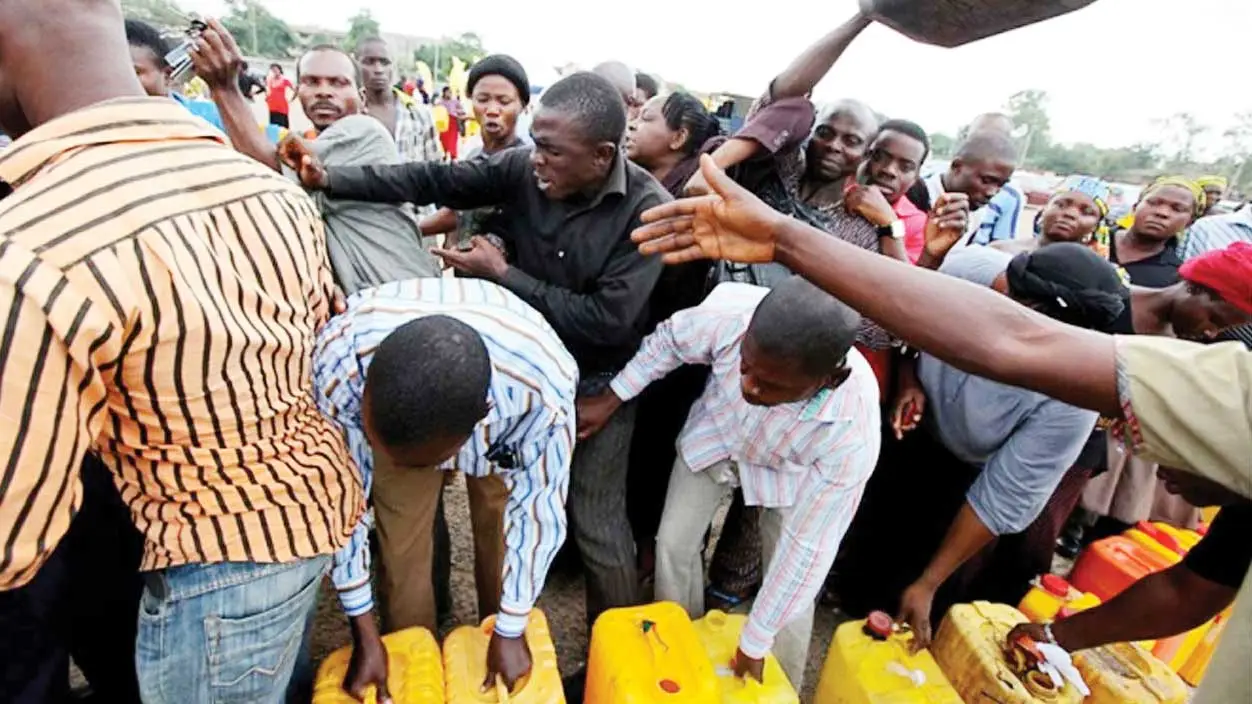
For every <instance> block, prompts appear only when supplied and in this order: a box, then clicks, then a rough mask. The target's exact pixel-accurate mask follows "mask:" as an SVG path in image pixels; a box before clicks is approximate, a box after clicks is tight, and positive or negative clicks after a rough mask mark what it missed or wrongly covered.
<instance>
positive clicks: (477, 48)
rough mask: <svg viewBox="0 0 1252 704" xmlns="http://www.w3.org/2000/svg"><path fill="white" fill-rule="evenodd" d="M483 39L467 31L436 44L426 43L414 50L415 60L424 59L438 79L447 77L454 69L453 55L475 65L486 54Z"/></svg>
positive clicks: (467, 63)
mask: <svg viewBox="0 0 1252 704" xmlns="http://www.w3.org/2000/svg"><path fill="white" fill-rule="evenodd" d="M486 53H487V52H486V51H485V50H483V42H482V39H480V38H479V37H478V35H477V34H474V33H473V32H467V33H465V34H462V35H461V36H459V37H457V38H455V39H442V40H440V41H438V42H436V43H434V44H425V45H423V46H422V47H421V48H419V49H418V50H417V51H415V52H413V59H414V60H415V61H422V62H424V63H425V64H426V65H427V66H430V70H431V71H433V72H434V74H435V75H434V79H435V80H436V81H438V80H440V79H441V78H446V77H447V75H448V73H449V72H450V71H452V57H454V56H455V57H456V58H458V59H460V60H461V61H464V62H465V64H466V65H473V63H474V62H475V61H477V60H478V59H480V58H482V57H483V56H484V55H486Z"/></svg>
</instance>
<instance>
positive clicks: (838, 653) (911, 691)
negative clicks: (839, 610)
mask: <svg viewBox="0 0 1252 704" xmlns="http://www.w3.org/2000/svg"><path fill="white" fill-rule="evenodd" d="M893 626H894V624H893V623H892V619H891V617H890V616H888V615H887V614H885V613H883V612H881V611H875V612H874V613H872V614H870V615H869V618H867V619H865V620H864V621H849V622H848V623H845V624H843V625H841V626H839V628H838V629H836V630H835V637H834V639H833V640H831V642H830V651H829V652H828V653H827V654H826V664H825V665H823V666H822V675H821V679H820V680H819V681H818V683H817V696H816V697H815V698H814V699H813V704H961V697H960V695H959V694H957V693H956V690H955V689H953V687H952V684H951V683H950V682H948V678H947V677H945V676H944V674H943V671H942V670H940V669H939V665H938V664H937V663H935V659H934V658H933V657H932V656H931V654H930V652H929V651H926V650H923V651H921V652H920V653H918V654H916V655H913V654H912V652H911V651H910V648H911V645H912V642H913V636H912V634H911V633H908V632H907V631H906V632H900V631H897V630H895V629H894V628H893Z"/></svg>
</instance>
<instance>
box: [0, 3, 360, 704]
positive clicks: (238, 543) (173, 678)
mask: <svg viewBox="0 0 1252 704" xmlns="http://www.w3.org/2000/svg"><path fill="white" fill-rule="evenodd" d="M0 45H3V46H4V47H5V52H4V55H3V57H2V58H0V73H3V76H4V90H3V92H0V124H2V126H3V129H4V131H5V132H6V133H7V134H11V135H14V136H15V137H17V139H16V141H15V142H14V143H13V145H12V147H10V148H9V149H8V150H6V151H5V152H4V153H3V154H0V179H2V180H3V181H4V182H6V183H8V184H10V185H11V186H12V187H13V189H14V191H13V194H12V195H10V196H9V197H8V198H6V199H4V200H3V201H0V232H3V233H4V237H3V239H2V240H0V319H3V320H4V321H5V322H4V328H5V334H4V336H3V341H0V418H2V419H3V420H4V421H5V422H3V423H0V461H2V463H3V467H4V469H2V470H0V543H2V544H3V550H0V663H2V667H0V669H2V670H3V672H4V677H3V678H2V679H0V701H47V700H49V698H48V697H47V696H46V695H47V694H48V691H47V690H43V691H33V690H32V689H31V687H30V685H31V684H32V683H31V682H30V681H29V680H28V679H27V678H28V676H29V675H30V674H31V673H34V672H36V671H37V670H40V669H43V667H44V665H45V663H44V662H43V660H44V659H45V658H47V657H49V656H51V657H56V654H55V653H50V652H49V650H48V649H47V648H46V647H32V645H34V644H35V643H36V641H35V640H34V639H32V638H31V637H30V636H31V634H32V633H33V634H36V635H40V636H45V637H46V635H47V631H48V630H50V629H54V628H55V627H56V624H55V621H56V620H57V618H58V617H60V616H62V615H63V613H64V612H63V608H64V607H63V606H62V605H60V604H57V603H56V601H55V598H53V596H52V595H55V594H56V593H57V592H58V590H59V589H60V588H61V587H60V586H59V585H57V584H55V583H49V582H48V581H47V579H46V577H48V576H50V575H52V574H53V572H54V571H53V570H49V571H48V572H45V571H44V570H41V568H42V567H44V566H45V565H48V566H55V564H56V563H57V561H58V559H59V558H58V553H59V550H58V548H59V546H58V544H59V543H60V542H61V539H62V538H63V537H64V536H65V535H66V532H67V530H68V529H69V527H70V524H71V522H72V521H74V520H75V514H76V512H77V510H78V509H79V507H80V503H81V498H82V487H81V483H80V479H79V465H80V463H81V462H82V460H83V457H84V455H86V454H87V453H89V452H95V453H98V455H99V457H100V459H101V461H102V462H103V464H104V465H105V466H106V467H107V468H108V469H109V470H110V471H111V473H112V475H113V481H114V483H115V484H116V485H117V487H118V489H119V490H120V494H121V497H122V499H123V500H124V501H125V502H126V504H127V506H128V507H129V509H130V514H131V516H132V518H133V519H134V521H135V524H136V526H137V527H138V528H139V531H140V532H141V533H142V534H143V538H144V545H143V549H144V550H143V559H142V564H141V569H142V570H143V571H144V581H145V585H146V588H145V591H144V593H143V597H142V602H141V604H140V607H139V614H138V621H139V627H138V629H139V634H138V639H137V653H136V657H135V664H136V668H137V670H138V675H139V681H140V690H141V695H142V697H143V699H144V701H146V702H177V703H178V704H187V703H188V702H193V703H194V702H207V701H217V702H279V701H282V700H283V698H284V695H285V689H286V687H287V684H288V682H289V680H290V679H291V676H292V672H293V668H294V664H295V661H296V659H297V657H296V654H297V652H298V651H299V649H300V643H301V639H302V636H303V633H304V631H305V624H306V622H307V619H308V617H309V615H310V614H311V612H312V608H313V605H314V600H315V598H316V595H317V591H318V586H319V585H320V583H321V579H322V576H323V575H324V574H325V572H326V570H327V569H328V568H329V567H330V562H331V555H332V554H333V553H334V552H335V551H336V550H337V549H338V548H339V547H340V546H341V545H343V544H344V543H345V542H346V541H347V539H348V537H349V536H350V535H351V531H352V527H353V526H354V525H355V524H356V522H357V519H358V518H359V516H360V514H361V510H362V507H363V501H362V495H361V490H360V486H359V483H358V481H357V479H356V478H355V477H354V476H353V474H352V472H351V469H350V468H349V465H348V458H347V453H346V450H345V448H344V444H343V437H342V435H341V434H340V432H339V431H338V430H337V429H336V428H335V427H334V426H333V424H331V423H330V422H329V421H327V420H326V419H325V418H323V417H322V416H321V414H319V413H318V411H317V408H316V406H315V405H314V403H313V398H312V394H311V393H310V368H311V364H310V362H311V354H310V353H311V351H312V344H313V337H314V331H315V329H316V327H317V326H318V325H320V324H321V323H323V322H324V321H325V320H326V319H327V318H328V317H329V314H330V300H331V298H330V295H329V292H330V289H331V279H330V273H329V271H328V270H327V269H326V266H325V261H326V253H325V240H324V238H323V237H322V231H321V224H320V222H321V221H320V219H319V218H318V216H317V213H316V212H315V211H314V209H313V206H312V202H311V201H310V200H309V199H308V197H307V196H305V194H304V193H303V192H302V191H301V190H300V189H299V188H298V187H296V186H294V185H292V184H290V183H288V182H287V181H286V180H284V179H282V178H281V177H279V176H278V175H276V174H274V173H273V172H271V171H268V170H266V169H264V168H262V167H261V166H259V165H258V164H256V163H255V162H254V161H252V160H250V159H248V158H246V157H243V156H241V155H239V154H237V153H235V152H234V151H233V150H231V149H230V148H229V147H227V146H226V145H224V144H223V143H222V138H221V135H220V133H218V132H217V131H216V130H213V129H212V128H210V127H209V126H208V125H207V124H206V123H204V122H203V121H201V120H198V119H196V118H194V117H192V116H191V115H190V114H189V113H188V112H187V111H186V110H184V109H183V108H182V107H181V106H179V105H178V104H177V103H175V102H173V101H170V100H168V99H164V98H148V97H146V96H145V95H144V92H143V89H142V87H141V86H140V84H139V82H138V80H137V79H136V78H135V74H134V71H133V70H132V68H131V64H130V61H129V52H128V49H127V45H126V40H125V34H124V32H123V30H122V17H121V15H120V12H119V9H118V7H117V4H116V3H114V2H108V1H105V0H91V1H84V0H73V1H70V0H11V1H9V2H4V3H0ZM48 46H56V47H58V50H57V51H56V52H53V53H51V54H49V53H48V51H47V47H48ZM33 67H38V68H33ZM51 76H55V77H56V78H55V79H52V78H50V77H51ZM49 602H50V603H49ZM35 603H41V604H43V605H45V606H47V607H48V608H47V609H46V610H44V611H39V610H36V609H35V608H33V607H32V604H35ZM39 645H42V646H46V643H43V642H42V641H39ZM36 686H38V685H36ZM49 686H52V685H49Z"/></svg>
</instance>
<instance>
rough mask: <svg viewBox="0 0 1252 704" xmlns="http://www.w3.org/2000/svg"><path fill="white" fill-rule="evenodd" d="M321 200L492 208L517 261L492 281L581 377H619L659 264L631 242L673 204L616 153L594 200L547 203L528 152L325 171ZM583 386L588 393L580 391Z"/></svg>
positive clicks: (640, 329) (634, 345)
mask: <svg viewBox="0 0 1252 704" xmlns="http://www.w3.org/2000/svg"><path fill="white" fill-rule="evenodd" d="M326 172H327V177H328V180H329V184H330V187H329V189H328V194H329V195H331V196H333V197H337V198H351V199H355V200H368V201H383V202H406V201H407V202H412V203H416V204H418V205H425V204H427V203H438V204H440V205H443V206H447V207H450V208H454V209H456V210H469V209H473V208H481V207H485V206H498V207H499V209H500V215H499V216H498V217H497V218H495V219H494V223H493V224H495V225H497V227H496V228H495V229H498V230H501V231H500V232H497V233H496V234H499V235H500V236H502V237H504V239H505V240H506V241H507V242H508V243H509V246H510V250H511V251H512V253H513V257H514V260H515V261H514V262H513V265H512V266H510V267H509V271H508V273H507V274H506V275H505V276H504V278H503V279H502V280H501V281H500V282H499V283H500V284H501V285H502V286H504V287H506V288H508V289H509V290H511V291H513V292H514V293H515V294H517V295H518V297H520V298H521V299H522V300H524V301H526V302H527V303H529V304H530V305H532V306H534V307H535V309H536V310H538V311H539V312H540V313H542V314H543V316H544V317H545V318H547V319H548V322H549V323H551V325H552V327H553V329H555V330H556V332H557V334H558V335H560V337H561V340H562V341H563V342H564V343H565V345H566V346H567V347H568V348H569V350H570V353H571V354H573V355H574V358H575V359H576V360H577V361H578V366H579V369H580V370H581V372H582V375H583V377H584V379H585V380H588V381H590V378H591V377H595V376H604V375H607V374H612V373H615V372H617V371H619V370H620V369H621V368H622V367H623V366H625V364H626V362H628V361H629V360H630V358H631V357H632V356H633V355H634V353H635V351H636V350H637V349H638V347H639V341H640V340H641V339H642V338H643V335H644V333H645V332H646V325H647V317H648V298H649V296H650V295H651V293H652V289H653V287H654V286H655V285H656V281H657V278H658V277H659V276H660V275H661V268H662V263H661V260H660V258H659V257H644V256H642V255H641V254H639V250H638V249H637V248H636V247H635V245H634V243H633V242H631V241H630V233H631V231H632V230H634V229H635V228H636V227H638V226H639V216H640V214H641V213H643V211H645V210H647V209H648V208H651V207H653V206H655V205H658V204H660V203H663V202H665V201H668V200H670V195H669V194H668V193H667V192H666V191H665V190H664V189H663V188H662V187H661V185H660V184H659V183H657V181H656V179H654V178H652V176H651V175H650V174H649V173H648V172H646V171H644V170H643V169H641V168H639V167H638V166H635V165H634V164H632V163H630V162H629V161H628V160H627V159H626V158H625V157H624V156H623V155H621V154H619V155H618V156H617V158H616V159H615V160H614V163H613V166H612V168H611V169H610V171H609V176H608V179H607V180H606V181H605V183H604V185H603V187H601V189H600V191H599V192H597V193H596V194H595V195H594V196H591V197H589V198H587V197H583V198H571V199H567V200H552V199H550V198H548V197H547V196H546V195H544V193H543V192H542V191H540V190H539V187H538V184H537V182H536V179H535V173H534V170H533V169H532V167H531V165H530V150H529V149H527V148H517V149H510V150H508V151H504V152H500V153H498V154H495V155H494V156H492V157H491V158H489V159H485V160H481V161H473V162H460V163H455V164H437V163H431V162H424V163H409V164H401V165H398V166H362V167H341V168H327V170H326ZM584 388H585V387H584Z"/></svg>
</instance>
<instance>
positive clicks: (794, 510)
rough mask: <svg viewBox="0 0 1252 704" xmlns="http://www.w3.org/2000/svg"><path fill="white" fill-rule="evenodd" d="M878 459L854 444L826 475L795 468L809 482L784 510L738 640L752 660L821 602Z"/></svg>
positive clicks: (835, 451)
mask: <svg viewBox="0 0 1252 704" xmlns="http://www.w3.org/2000/svg"><path fill="white" fill-rule="evenodd" d="M876 459H877V456H876V453H874V452H873V451H872V447H871V445H870V444H868V443H865V442H859V441H855V440H852V441H850V442H844V443H842V446H838V445H837V446H835V447H833V448H832V450H831V454H830V455H829V456H828V457H826V458H824V460H823V461H824V463H825V464H826V465H827V466H826V467H825V468H823V470H821V471H814V470H812V469H809V468H803V469H801V468H791V469H793V470H794V471H797V472H803V474H804V476H805V480H804V483H803V484H801V486H800V488H799V491H798V492H797V493H796V503H795V505H794V506H792V507H791V508H790V509H786V510H783V516H784V517H783V523H782V526H781V530H780V531H779V538H778V544H777V545H776V546H775V547H774V555H773V558H772V559H771V560H770V563H769V569H768V571H767V572H766V574H765V579H764V581H763V582H762V583H761V591H760V593H759V594H757V597H756V601H755V602H754V603H753V605H752V611H751V612H750V613H749V614H748V621H747V623H746V624H744V627H743V632H742V633H740V636H739V648H740V649H741V650H742V651H743V653H744V654H745V655H747V656H748V657H752V658H763V657H765V655H766V653H768V652H769V651H770V648H772V647H773V645H774V637H775V636H776V635H777V634H778V632H779V631H780V630H781V629H782V627H783V626H785V625H787V624H788V623H789V622H791V621H792V620H793V619H794V618H795V617H796V616H798V615H799V614H800V613H801V612H803V611H804V610H805V609H806V608H808V607H809V606H812V605H813V602H814V601H815V600H816V599H817V592H818V590H819V589H820V588H821V586H822V583H823V581H824V580H825V579H826V575H827V573H829V572H830V567H831V565H832V564H834V561H835V554H836V553H837V552H838V551H839V545H840V543H842V542H843V536H844V534H845V533H847V531H848V526H849V525H851V523H852V516H853V515H855V514H856V508H857V506H858V505H859V504H860V502H861V493H862V492H863V491H864V490H865V482H866V480H867V479H868V478H869V474H870V472H872V471H873V468H874V462H875V460H876ZM784 471H787V470H784ZM762 520H768V519H765V518H763V519H762Z"/></svg>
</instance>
